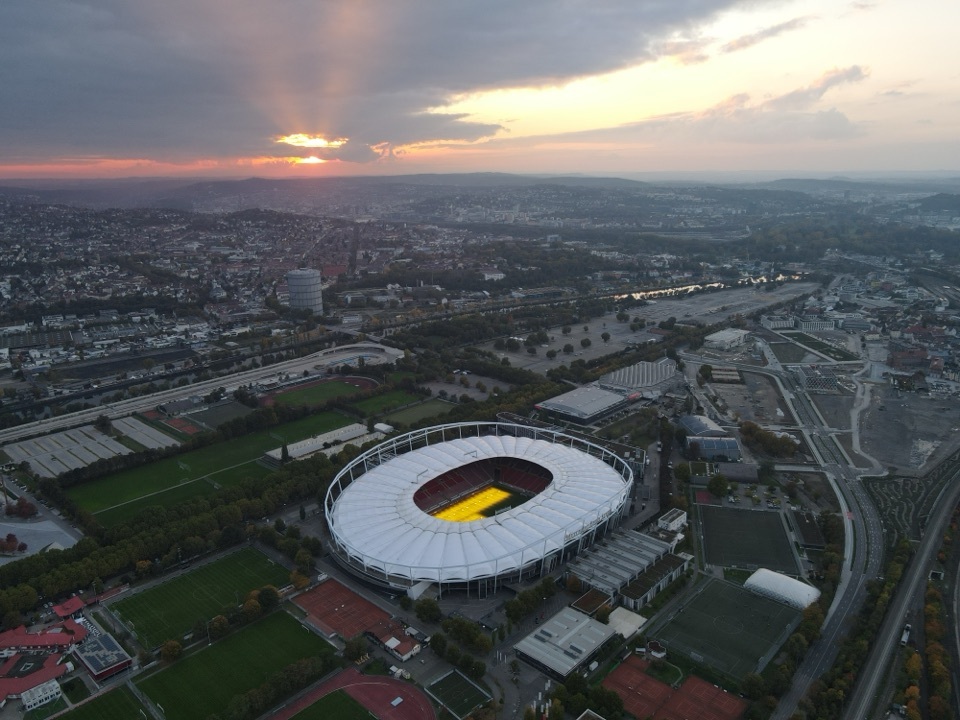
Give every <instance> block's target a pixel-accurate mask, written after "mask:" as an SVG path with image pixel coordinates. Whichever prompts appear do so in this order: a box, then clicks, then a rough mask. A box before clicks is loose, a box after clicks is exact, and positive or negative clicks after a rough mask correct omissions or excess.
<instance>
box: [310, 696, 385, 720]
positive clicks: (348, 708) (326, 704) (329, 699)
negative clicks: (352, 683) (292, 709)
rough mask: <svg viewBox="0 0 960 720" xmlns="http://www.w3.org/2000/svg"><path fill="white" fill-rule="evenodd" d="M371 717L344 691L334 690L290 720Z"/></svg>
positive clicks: (355, 719)
mask: <svg viewBox="0 0 960 720" xmlns="http://www.w3.org/2000/svg"><path fill="white" fill-rule="evenodd" d="M372 717H373V715H372V714H371V713H370V711H369V710H367V709H366V708H365V707H364V706H363V705H361V704H360V703H358V702H357V701H356V700H354V699H353V698H352V697H350V696H349V695H347V693H346V691H345V690H334V691H333V692H332V693H330V694H329V695H324V696H323V697H322V698H320V699H319V700H317V701H316V702H315V703H314V704H313V705H311V706H310V707H308V708H307V709H305V710H301V711H300V712H298V713H297V714H296V715H294V716H293V719H292V720H334V719H335V720H370V719H371V718H372Z"/></svg>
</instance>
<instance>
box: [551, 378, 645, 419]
mask: <svg viewBox="0 0 960 720" xmlns="http://www.w3.org/2000/svg"><path fill="white" fill-rule="evenodd" d="M628 402H629V400H628V398H625V397H624V396H623V395H621V394H619V393H615V392H610V391H609V390H604V389H602V388H599V387H596V386H593V385H590V386H587V387H580V388H577V389H576V390H571V391H570V392H567V393H563V395H557V396H556V397H553V398H550V399H549V400H544V401H543V402H542V403H540V404H539V405H537V406H536V408H537V410H539V411H541V412H544V413H549V414H550V415H552V416H555V417H557V418H558V419H560V420H567V421H569V422H574V423H578V424H580V425H589V424H591V423H594V422H596V421H597V420H600V419H602V418H604V417H606V416H607V415H612V414H613V413H615V412H617V411H618V410H621V409H623V408H624V407H626V406H627V403H628Z"/></svg>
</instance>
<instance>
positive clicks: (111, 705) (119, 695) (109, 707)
mask: <svg viewBox="0 0 960 720" xmlns="http://www.w3.org/2000/svg"><path fill="white" fill-rule="evenodd" d="M141 710H143V711H144V712H146V711H145V710H144V708H143V705H141V704H140V701H139V700H137V699H136V698H135V697H134V695H133V693H132V692H130V691H129V690H128V689H127V688H125V687H123V686H121V687H118V688H117V689H116V690H111V691H110V692H107V693H104V694H103V695H100V696H99V697H96V698H94V699H93V700H91V701H90V702H88V703H86V704H85V705H81V706H80V707H78V708H75V709H73V710H71V711H70V712H68V713H67V714H66V715H61V716H60V717H62V718H64V720H136V718H138V717H143V716H142V715H141V714H140V711H141ZM147 717H150V713H147Z"/></svg>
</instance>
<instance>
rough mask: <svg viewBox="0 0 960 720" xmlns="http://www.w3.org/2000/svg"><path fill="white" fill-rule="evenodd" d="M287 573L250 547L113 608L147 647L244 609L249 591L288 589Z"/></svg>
mask: <svg viewBox="0 0 960 720" xmlns="http://www.w3.org/2000/svg"><path fill="white" fill-rule="evenodd" d="M288 578H289V572H288V571H287V570H286V568H283V567H281V566H280V565H277V564H275V563H274V562H273V561H272V560H270V559H268V558H267V556H266V555H264V554H263V553H261V552H259V551H258V550H254V549H253V548H250V547H245V548H243V549H242V550H239V551H238V552H235V553H232V554H230V555H227V556H226V557H223V558H220V559H219V560H216V561H214V562H212V563H210V564H208V565H204V566H202V567H199V568H197V569H196V570H191V571H190V572H188V573H186V574H184V575H180V576H179V577H175V578H173V579H172V580H168V581H166V582H164V583H162V584H160V585H156V586H155V587H152V588H150V589H149V590H145V591H144V592H141V593H137V594H136V595H132V596H130V597H128V598H125V599H123V600H120V601H118V602H116V603H113V604H112V605H111V606H110V609H111V610H112V611H113V612H114V613H115V614H116V615H118V616H120V618H121V619H122V620H124V621H125V622H126V623H127V624H128V625H130V626H132V627H133V631H134V632H135V633H136V634H137V636H138V637H139V639H140V641H141V643H142V644H143V645H144V646H145V647H148V648H154V647H157V646H159V645H160V644H161V643H163V642H164V641H166V640H180V639H181V638H182V637H183V635H185V634H186V633H188V632H190V630H191V629H192V628H193V625H194V623H196V622H197V621H198V620H202V621H204V622H206V621H208V620H210V618H212V617H214V616H215V615H217V614H219V613H220V611H221V610H222V609H223V608H225V607H232V606H235V605H238V604H242V603H243V601H244V600H245V597H246V595H247V593H248V592H250V591H251V590H256V589H259V588H262V587H263V586H264V585H275V586H277V587H279V586H281V585H285V584H286V583H287V581H288Z"/></svg>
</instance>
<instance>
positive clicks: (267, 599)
mask: <svg viewBox="0 0 960 720" xmlns="http://www.w3.org/2000/svg"><path fill="white" fill-rule="evenodd" d="M257 602H259V603H260V607H261V609H263V610H264V611H266V612H269V611H271V610H273V609H274V608H275V607H277V605H279V604H280V593H279V592H278V591H277V589H276V588H275V587H274V586H273V585H265V586H264V587H262V588H260V590H259V591H258V592H257Z"/></svg>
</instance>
